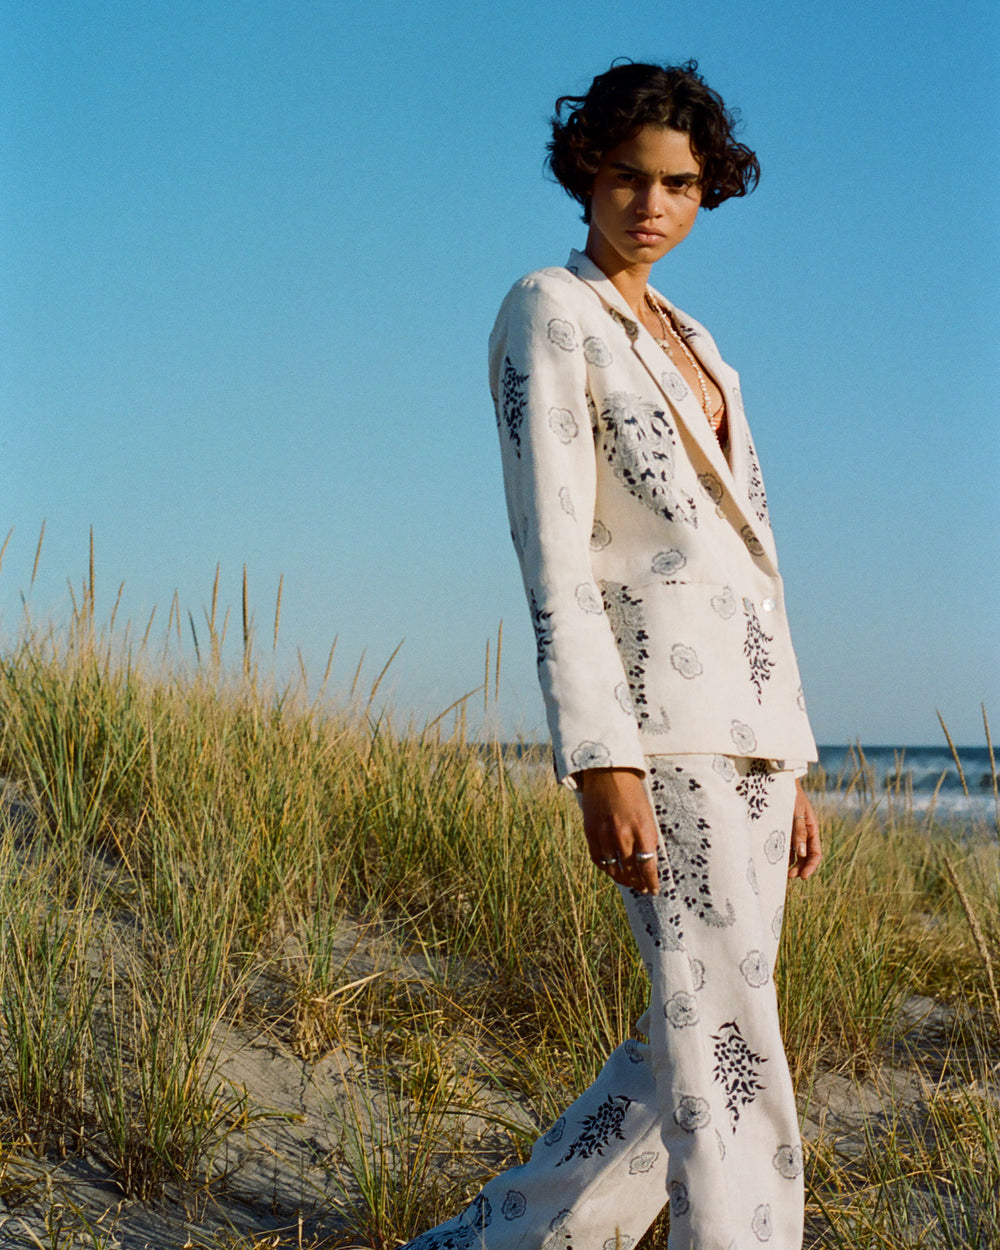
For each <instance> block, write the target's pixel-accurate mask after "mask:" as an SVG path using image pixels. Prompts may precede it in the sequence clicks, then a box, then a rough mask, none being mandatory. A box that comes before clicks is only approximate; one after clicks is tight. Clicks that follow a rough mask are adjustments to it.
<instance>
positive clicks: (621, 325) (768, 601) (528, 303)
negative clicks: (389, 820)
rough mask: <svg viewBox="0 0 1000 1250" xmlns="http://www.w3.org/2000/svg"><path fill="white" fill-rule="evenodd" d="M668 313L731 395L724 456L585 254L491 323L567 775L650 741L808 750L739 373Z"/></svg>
mask: <svg viewBox="0 0 1000 1250" xmlns="http://www.w3.org/2000/svg"><path fill="white" fill-rule="evenodd" d="M661 298H662V297H661ZM664 302H665V303H666V302H667V301H664ZM674 315H675V317H676V319H677V322H678V325H679V326H680V327H681V330H682V332H683V333H684V335H685V337H686V338H687V339H688V341H689V342H690V344H691V347H692V350H693V351H694V352H695V353H696V355H697V356H698V358H699V359H700V361H701V362H702V364H703V366H704V368H705V369H706V370H707V371H708V373H709V374H711V376H712V377H713V378H714V379H715V381H716V383H717V384H718V386H719V388H720V390H721V391H722V393H723V394H724V396H725V399H726V412H727V418H728V424H729V455H728V458H727V456H726V454H725V453H724V452H723V451H722V449H721V448H720V446H719V443H718V440H717V439H716V437H715V435H714V434H713V433H712V430H711V429H710V427H709V425H708V422H707V421H706V419H705V415H704V412H703V410H702V407H701V404H700V403H699V402H698V400H697V399H696V398H695V397H694V395H693V394H692V393H691V391H690V390H689V388H688V387H687V385H686V384H685V382H684V380H683V378H682V377H681V375H680V373H678V372H677V370H676V369H675V368H674V367H673V365H672V364H671V361H670V359H669V358H668V357H667V355H666V354H665V353H664V351H663V349H662V348H661V347H659V346H658V345H657V343H656V342H655V340H654V339H653V337H652V336H651V335H650V334H649V332H648V331H647V330H646V329H645V328H644V327H643V326H642V325H640V324H638V323H637V322H636V320H635V317H634V315H633V314H632V311H631V309H630V308H629V306H628V304H627V303H626V302H625V300H624V299H623V298H622V296H621V295H620V294H619V292H618V291H617V289H616V288H615V286H614V285H613V284H612V283H611V282H610V281H609V280H608V278H606V277H605V275H604V274H603V273H602V272H601V270H600V269H598V268H597V267H596V266H595V265H594V264H593V263H592V262H591V261H590V260H589V259H588V258H587V257H586V256H584V255H583V254H581V253H579V252H572V253H571V255H570V259H569V261H568V263H567V265H566V266H565V267H564V268H552V269H541V270H538V271H537V272H536V273H531V274H528V275H527V277H525V278H522V279H521V280H520V282H517V283H515V285H514V286H513V288H512V289H511V291H510V293H509V294H508V295H507V298H506V299H505V300H504V302H503V305H502V306H501V308H500V312H499V315H498V316H497V320H496V325H495V326H494V328H493V333H492V335H491V337H490V384H491V390H492V393H493V400H494V404H495V406H496V413H497V424H498V427H499V432H500V446H501V454H502V458H503V472H504V485H505V489H506V496H507V510H508V515H509V518H510V525H511V537H512V538H513V541H514V547H515V549H516V551H517V554H518V557H519V558H520V561H521V571H522V574H523V577H524V586H525V591H526V593H527V596H528V604H529V607H530V610H531V619H532V624H533V625H534V629H535V639H536V642H537V647H538V655H537V658H538V673H539V679H540V681H541V686H542V692H543V695H544V697H545V704H546V711H547V715H548V722H549V729H550V732H551V735H552V745H553V749H554V752H555V762H556V772H557V774H558V776H559V777H560V779H562V780H568V781H569V784H571V785H572V784H573V783H572V780H571V776H572V774H573V773H574V772H576V771H578V770H580V769H584V768H588V767H590V768H594V767H607V766H616V767H627V768H635V769H639V770H641V771H644V770H645V764H644V756H646V755H654V754H664V755H667V754H669V755H677V754H686V753H695V752H696V753H699V754H725V755H746V756H756V757H762V758H765V759H771V760H781V761H786V762H791V761H794V762H796V763H802V762H805V761H807V760H813V759H815V758H816V747H815V743H814V742H813V737H812V734H811V732H810V729H809V722H808V719H807V716H806V710H805V701H804V699H803V696H802V687H801V684H800V681H799V673H798V668H797V666H796V662H795V656H794V653H793V651H792V644H791V639H790V637H789V633H788V624H787V620H786V617H785V601H784V593H783V589H782V583H781V578H780V576H779V575H778V566H777V557H776V554H775V548H774V540H773V537H772V535H771V528H770V525H769V522H768V514H767V501H766V496H765V494H764V483H763V480H762V477H761V472H760V466H759V464H758V461H757V456H756V453H755V451H754V446H753V442H752V440H751V438H750V431H749V428H748V426H747V423H746V417H745V415H744V411H743V402H742V399H741V397H740V388H739V378H738V375H737V374H736V372H735V371H734V370H733V369H731V368H730V367H729V366H728V365H727V364H725V363H724V362H723V360H722V358H721V357H720V356H719V353H718V350H717V348H716V346H715V343H714V342H713V341H712V338H711V336H710V335H709V334H708V332H707V331H706V330H705V329H704V328H703V327H702V326H700V325H699V324H698V323H697V322H696V321H693V320H692V319H691V318H690V317H687V316H686V315H685V314H684V313H682V312H680V311H679V310H678V309H674ZM786 766H788V764H787V763H786Z"/></svg>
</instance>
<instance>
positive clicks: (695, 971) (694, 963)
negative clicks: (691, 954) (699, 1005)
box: [688, 959, 705, 991]
mask: <svg viewBox="0 0 1000 1250" xmlns="http://www.w3.org/2000/svg"><path fill="white" fill-rule="evenodd" d="M688 967H689V968H690V970H691V984H692V985H693V986H694V988H695V990H696V991H697V990H700V989H704V987H705V965H704V964H703V963H702V961H701V960H700V959H689V960H688Z"/></svg>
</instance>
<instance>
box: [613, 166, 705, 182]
mask: <svg viewBox="0 0 1000 1250" xmlns="http://www.w3.org/2000/svg"><path fill="white" fill-rule="evenodd" d="M611 168H612V169H620V170H621V171H622V172H623V173H626V174H639V176H640V177H642V178H648V177H650V175H649V174H648V173H647V172H646V170H644V169H640V168H639V167H638V166H637V165H630V164H629V163H628V161H615V163H614V164H613V165H612V166H611ZM699 176H700V175H698V174H696V173H691V172H690V171H688V170H680V171H678V172H677V173H676V174H664V175H663V177H665V178H671V179H673V181H675V182H687V183H695V182H697V181H698V178H699Z"/></svg>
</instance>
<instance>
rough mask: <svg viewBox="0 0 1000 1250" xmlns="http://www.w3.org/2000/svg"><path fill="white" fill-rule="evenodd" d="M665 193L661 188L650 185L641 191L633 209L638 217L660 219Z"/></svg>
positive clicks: (653, 184)
mask: <svg viewBox="0 0 1000 1250" xmlns="http://www.w3.org/2000/svg"><path fill="white" fill-rule="evenodd" d="M665 200H666V192H665V191H664V189H663V187H661V186H658V185H657V184H656V183H652V184H651V185H649V186H646V187H644V188H643V189H642V191H641V192H640V194H639V195H638V196H637V197H636V200H635V208H636V212H637V213H638V214H639V216H640V217H662V216H663V210H664V206H665Z"/></svg>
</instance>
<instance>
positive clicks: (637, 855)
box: [635, 851, 656, 862]
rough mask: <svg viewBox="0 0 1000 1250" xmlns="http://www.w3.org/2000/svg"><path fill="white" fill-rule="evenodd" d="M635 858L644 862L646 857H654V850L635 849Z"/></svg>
mask: <svg viewBox="0 0 1000 1250" xmlns="http://www.w3.org/2000/svg"><path fill="white" fill-rule="evenodd" d="M635 858H636V859H638V860H639V861H640V862H645V861H646V860H647V859H656V852H655V851H636V853H635Z"/></svg>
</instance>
